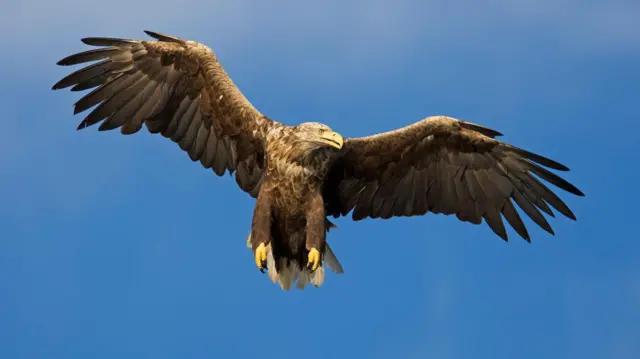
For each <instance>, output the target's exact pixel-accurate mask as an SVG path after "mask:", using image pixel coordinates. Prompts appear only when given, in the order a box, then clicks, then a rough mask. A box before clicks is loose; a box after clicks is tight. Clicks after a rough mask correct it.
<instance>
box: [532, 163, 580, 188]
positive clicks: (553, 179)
mask: <svg viewBox="0 0 640 359" xmlns="http://www.w3.org/2000/svg"><path fill="white" fill-rule="evenodd" d="M522 162H523V163H526V165H527V166H528V167H529V170H530V171H531V172H533V173H535V174H536V175H538V176H539V177H540V178H542V179H543V180H545V181H547V182H549V183H552V184H554V185H555V186H557V187H559V188H562V189H563V190H565V191H567V192H569V193H572V194H575V195H576V196H584V193H582V191H580V190H579V189H578V188H576V187H575V186H574V185H572V184H571V183H569V182H567V181H566V180H565V179H563V178H562V177H560V176H558V175H556V174H554V173H552V172H550V171H549V170H547V169H545V168H543V167H540V166H539V165H537V164H535V163H533V162H531V161H524V160H523V161H522Z"/></svg>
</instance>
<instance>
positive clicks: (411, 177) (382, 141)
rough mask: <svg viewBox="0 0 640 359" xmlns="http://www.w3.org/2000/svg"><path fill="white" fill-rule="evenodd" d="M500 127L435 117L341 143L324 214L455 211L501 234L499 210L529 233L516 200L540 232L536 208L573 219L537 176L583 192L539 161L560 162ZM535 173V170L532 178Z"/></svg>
mask: <svg viewBox="0 0 640 359" xmlns="http://www.w3.org/2000/svg"><path fill="white" fill-rule="evenodd" d="M498 135H500V133H498V132H496V131H494V130H491V129H488V128H486V127H482V126H479V125H476V124H473V123H470V122H466V121H461V120H456V119H454V118H451V117H446V116H434V117H430V118H426V119H424V120H422V121H419V122H416V123H414V124H412V125H409V126H406V127H403V128H400V129H397V130H395V131H390V132H386V133H380V134H376V135H373V136H367V137H361V138H349V139H346V140H345V142H344V148H343V156H342V157H341V158H340V159H338V160H337V161H336V162H335V163H334V164H333V166H332V168H331V170H330V172H329V174H328V177H327V179H326V182H325V185H324V197H325V204H326V206H327V213H328V215H333V216H335V217H338V216H341V215H342V216H344V215H347V214H348V213H349V212H351V211H352V210H353V215H352V217H353V219H354V220H360V219H364V218H367V217H370V218H391V217H395V216H420V215H424V214H426V213H427V212H432V213H443V214H446V215H453V214H455V215H456V216H457V217H458V219H460V220H461V221H464V222H471V223H474V224H480V223H481V222H482V220H483V219H484V221H485V222H486V223H487V224H488V225H489V227H491V229H492V230H493V231H494V232H495V233H496V234H497V235H499V236H500V237H501V238H503V239H504V240H506V239H507V232H506V230H505V227H504V224H503V222H502V218H501V217H502V216H504V218H505V219H506V220H507V221H508V222H509V224H511V226H512V227H513V228H514V229H515V230H516V232H518V234H520V236H522V237H523V238H525V239H527V240H529V233H528V231H527V228H526V227H525V225H524V223H523V222H522V220H521V218H520V216H519V215H518V212H517V211H516V209H515V206H514V203H515V204H516V205H517V206H519V207H520V208H521V209H522V210H523V211H524V213H525V214H526V215H528V216H529V217H531V219H532V220H533V221H534V222H535V223H536V224H538V225H539V226H540V227H542V228H543V229H545V230H546V231H548V232H550V233H553V229H552V228H551V226H550V225H549V223H548V222H547V220H546V219H545V218H544V216H543V215H542V214H541V213H540V211H542V212H545V213H546V214H548V215H550V216H553V212H552V211H551V208H550V207H549V206H551V207H553V208H555V209H556V210H557V211H558V212H560V213H562V214H563V215H565V216H567V217H569V218H571V219H575V216H574V215H573V213H572V212H571V210H570V209H569V207H568V206H567V205H566V204H565V203H564V202H563V201H562V200H561V199H560V198H559V197H558V196H557V195H556V194H555V193H554V192H552V191H551V190H550V189H549V188H547V186H546V185H544V184H543V183H542V182H541V181H539V180H538V179H537V178H536V176H538V177H540V178H541V179H543V180H545V181H547V182H549V183H551V184H553V185H555V186H557V187H559V188H562V189H563V190H565V191H568V192H570V193H572V194H575V195H578V196H582V195H583V194H582V192H581V191H580V190H579V189H577V188H576V187H575V186H574V185H572V184H571V183H569V182H567V181H566V180H564V179H562V178H561V177H559V176H558V175H556V174H554V173H552V172H551V171H549V170H547V169H545V168H543V167H542V166H545V167H548V168H551V169H555V170H559V171H568V170H569V169H568V168H567V167H565V166H563V165H562V164H560V163H558V162H555V161H553V160H550V159H548V158H545V157H542V156H540V155H537V154H535V153H531V152H528V151H525V150H523V149H521V148H517V147H514V146H512V145H509V144H507V143H504V142H501V141H498V140H496V139H495V137H496V136H498ZM534 175H535V176H534Z"/></svg>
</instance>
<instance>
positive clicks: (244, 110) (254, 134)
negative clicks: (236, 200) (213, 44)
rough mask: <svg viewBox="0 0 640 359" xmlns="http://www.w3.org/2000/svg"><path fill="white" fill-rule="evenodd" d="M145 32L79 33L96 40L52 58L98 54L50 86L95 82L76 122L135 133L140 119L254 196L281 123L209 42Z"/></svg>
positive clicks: (71, 61) (78, 60) (74, 59)
mask: <svg viewBox="0 0 640 359" xmlns="http://www.w3.org/2000/svg"><path fill="white" fill-rule="evenodd" d="M146 33H147V34H148V35H150V36H151V37H153V38H155V39H156V40H157V41H142V40H131V39H115V38H104V37H92V38H85V39H83V40H82V41H83V42H84V43H85V44H88V45H92V46H100V48H98V49H94V50H89V51H85V52H81V53H78V54H74V55H71V56H67V57H65V58H64V59H62V60H60V61H59V62H58V64H59V65H63V66H68V65H76V64H82V63H86V62H91V61H97V62H95V63H93V64H91V65H89V66H86V67H83V68H81V69H79V70H77V71H75V72H73V73H71V74H70V75H68V76H66V77H65V78H63V79H62V80H60V81H58V82H57V83H56V84H55V85H54V86H53V89H54V90H56V89H63V88H67V87H71V86H73V87H71V91H81V90H86V89H91V88H95V89H94V90H93V91H91V92H90V93H88V94H86V95H85V96H84V97H82V98H81V99H80V100H79V101H78V102H76V104H75V107H74V113H80V112H83V111H86V110H88V109H90V108H92V107H94V106H95V108H94V109H93V110H92V111H91V112H90V113H89V114H88V115H87V117H86V118H85V119H84V120H83V121H82V123H80V126H78V129H81V128H86V127H88V126H92V125H95V124H97V123H101V124H100V127H99V130H101V131H104V130H113V129H120V132H122V133H123V134H133V133H136V132H138V131H139V130H140V129H141V128H142V126H143V125H146V127H147V128H148V129H149V131H150V132H152V133H160V134H162V136H164V137H166V138H169V139H171V140H172V141H173V142H175V143H177V144H178V145H179V146H180V148H181V149H182V150H183V151H185V152H186V153H187V154H188V155H189V157H190V158H191V160H192V161H199V162H200V163H201V164H202V166H203V167H205V168H212V169H213V172H215V173H216V174H217V175H218V176H222V175H223V174H224V173H225V172H227V171H228V172H229V173H233V172H235V175H236V182H237V183H238V186H239V187H240V188H241V189H242V190H244V191H245V192H247V193H249V194H250V195H252V196H254V197H255V196H257V194H258V191H259V189H260V186H261V184H262V181H263V178H264V153H265V141H266V136H267V133H268V132H269V130H271V129H272V128H274V127H276V126H282V124H280V123H278V122H275V121H272V120H271V119H269V118H267V117H266V116H264V115H263V114H262V113H260V112H259V111H258V110H257V109H255V108H254V107H253V106H252V105H251V103H250V102H249V101H248V100H247V99H246V98H245V97H244V96H243V95H242V93H241V92H240V90H239V89H238V88H237V87H236V86H235V85H234V83H233V81H231V79H230V78H229V76H228V75H227V73H226V72H225V71H224V69H223V68H222V66H221V65H220V63H219V62H218V60H217V58H216V56H215V54H214V53H213V51H211V49H209V48H208V47H206V46H204V45H202V44H200V43H198V42H195V41H187V40H183V39H180V38H177V37H173V36H168V35H163V34H159V33H155V32H151V31H146ZM96 105H97V106H96Z"/></svg>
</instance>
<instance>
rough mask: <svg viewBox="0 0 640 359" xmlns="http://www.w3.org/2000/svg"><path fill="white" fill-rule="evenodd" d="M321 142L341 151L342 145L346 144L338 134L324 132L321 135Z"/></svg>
mask: <svg viewBox="0 0 640 359" xmlns="http://www.w3.org/2000/svg"><path fill="white" fill-rule="evenodd" d="M320 142H322V143H326V144H327V145H329V146H331V147H335V148H337V149H341V148H342V145H343V144H344V139H343V138H342V136H341V135H340V134H339V133H337V132H333V131H324V132H323V133H322V134H320Z"/></svg>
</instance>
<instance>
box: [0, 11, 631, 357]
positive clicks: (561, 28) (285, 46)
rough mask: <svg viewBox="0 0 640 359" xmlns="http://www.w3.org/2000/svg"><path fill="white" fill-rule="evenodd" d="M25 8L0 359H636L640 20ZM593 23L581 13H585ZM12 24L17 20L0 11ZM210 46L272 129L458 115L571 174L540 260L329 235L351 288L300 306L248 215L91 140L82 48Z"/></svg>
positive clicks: (162, 150)
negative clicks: (156, 35) (250, 237)
mask: <svg viewBox="0 0 640 359" xmlns="http://www.w3.org/2000/svg"><path fill="white" fill-rule="evenodd" d="M417 3H418V2H410V1H404V0H395V1H392V0H390V1H366V2H365V1H350V2H338V1H324V2H321V3H318V2H316V3H312V4H309V3H308V2H300V1H295V2H294V1H281V2H270V3H269V4H267V2H255V1H248V0H234V1H233V2H224V3H223V2H221V1H183V5H181V6H180V7H176V6H175V4H176V3H175V2H163V1H154V2H151V1H147V0H145V1H139V2H135V3H131V2H130V1H125V0H113V1H110V2H108V6H107V7H106V8H104V9H101V10H100V11H101V12H96V11H98V7H96V6H94V5H91V4H88V3H86V2H81V1H79V0H61V1H58V2H44V1H34V0H25V1H20V2H13V3H12V4H8V5H7V6H8V7H5V5H4V4H3V8H4V9H5V10H4V11H3V12H2V14H0V31H2V33H3V34H8V35H9V36H8V38H7V39H6V40H5V41H3V46H2V47H1V48H0V54H1V55H2V56H0V74H1V75H2V81H1V82H0V106H1V108H2V109H3V112H4V114H3V118H2V120H1V121H2V122H1V123H2V125H3V128H2V130H1V131H0V230H1V232H0V358H6V359H22V358H24V359H27V358H29V359H31V358H65V359H76V358H78V359H80V358H82V359H85V358H94V359H99V358H116V357H117V358H123V359H124V358H136V359H141V358H154V359H163V358H244V357H258V356H260V357H261V358H263V359H270V358H299V357H301V356H304V357H305V358H306V359H316V358H361V357H362V358H441V359H448V358H485V357H486V358H494V359H502V358H513V357H518V358H520V359H529V358H531V359H539V358H546V359H555V358H580V359H591V358H593V359H602V358H613V359H627V358H629V359H630V358H638V357H640V341H638V340H637V338H638V337H639V335H640V242H639V241H638V232H637V229H636V228H635V224H636V223H635V221H636V220H637V216H636V214H637V213H638V209H637V205H636V204H635V203H637V202H638V201H639V200H640V190H638V187H637V183H638V182H639V181H640V169H639V168H638V165H637V164H636V162H635V161H636V156H637V154H638V153H640V141H638V140H637V138H636V136H635V135H634V131H635V130H636V124H637V117H638V115H637V113H638V112H637V101H638V93H640V87H639V85H638V84H639V83H640V65H639V64H640V31H638V25H637V18H638V16H639V15H640V4H638V2H634V1H617V0H616V1H603V0H597V1H593V2H591V4H592V5H588V6H587V5H586V3H583V2H579V1H577V0H570V1H562V2H558V1H551V0H540V1H535V2H534V1H522V2H512V1H507V0H491V1H487V2H483V4H484V5H482V6H481V5H480V4H479V3H478V2H473V1H471V0H466V1H461V0H455V1H444V0H442V1H424V2H420V4H421V5H419V6H418V5H412V4H417ZM581 3H582V5H580V4H581ZM7 9H8V11H7ZM144 29H149V30H154V31H159V32H163V33H166V34H170V35H174V36H179V37H182V38H186V39H191V40H196V41H200V42H202V43H204V44H206V45H208V46H210V47H211V48H212V49H213V50H214V51H215V52H216V55H217V56H218V58H219V60H220V61H221V62H222V65H223V66H224V67H225V69H226V70H227V72H228V73H229V75H230V76H231V77H232V79H233V80H234V82H235V83H236V85H237V86H238V87H239V88H240V90H241V91H243V93H244V94H245V96H246V97H247V98H248V99H249V100H250V101H251V102H252V103H253V104H254V106H255V107H257V108H258V109H259V110H260V111H262V112H263V113H264V114H266V115H267V116H269V117H271V118H274V119H276V120H278V121H281V122H284V123H287V124H295V123H298V122H305V121H320V122H324V123H326V124H328V125H330V126H331V127H332V128H333V129H334V130H336V131H338V132H340V133H341V134H343V135H344V136H346V137H358V136H364V135H368V134H373V133H376V132H381V131H387V130H391V129H395V128H398V127H402V126H405V125H408V124H410V123H413V122H415V121H418V120H420V119H422V118H424V117H426V116H431V115H449V116H452V117H456V118H461V119H466V120H469V121H471V122H475V123H479V124H482V125H485V126H487V127H490V128H493V129H495V130H498V131H500V132H502V133H504V134H505V136H504V137H502V138H501V139H502V140H504V141H506V142H509V143H511V144H514V145H516V146H519V147H522V148H525V149H527V150H530V151H533V152H536V153H539V154H541V155H544V156H547V157H550V158H552V159H554V160H557V161H558V162H560V163H563V164H565V165H567V166H568V167H569V168H571V170H572V171H571V172H568V173H564V174H563V176H564V177H565V178H566V179H567V180H569V181H571V182H572V183H574V184H575V185H576V186H577V187H578V188H580V189H581V190H582V191H583V192H584V193H585V194H586V197H584V198H579V197H574V196H571V195H569V194H568V193H564V192H562V191H561V190H559V189H558V194H559V195H560V196H561V198H563V200H565V202H566V203H567V204H568V205H569V206H570V207H571V208H572V210H573V211H574V213H575V214H576V216H577V217H578V221H577V222H572V221H570V220H568V219H566V218H563V217H557V218H555V219H550V221H549V222H550V224H551V225H552V226H553V228H554V229H555V231H556V236H555V237H553V236H550V235H548V234H547V233H546V232H544V231H543V230H541V229H538V228H536V227H534V224H533V222H532V221H530V220H528V219H526V220H525V223H526V224H527V225H528V227H529V230H530V233H531V235H532V238H533V242H532V243H531V244H528V243H526V242H524V241H523V240H521V239H520V238H519V237H518V236H517V235H516V233H515V232H514V231H513V230H511V229H509V232H508V233H509V235H510V238H511V241H510V242H508V243H504V242H502V241H501V240H500V239H499V238H498V237H497V236H495V235H494V234H493V233H492V232H491V230H490V229H489V228H488V226H486V225H485V224H483V225H481V226H474V225H471V224H467V223H461V222H459V221H458V220H456V219H455V217H446V216H442V215H433V214H429V215H427V216H425V217H422V218H402V219H392V220H387V221H382V220H367V221H360V222H352V221H351V220H350V217H347V218H341V219H338V220H336V221H335V222H336V224H337V225H338V226H339V227H340V228H339V229H338V230H336V231H331V233H330V234H329V237H328V239H329V241H330V242H331V244H332V247H333V249H334V251H335V252H336V255H337V256H338V258H339V259H340V260H341V262H342V264H343V266H344V269H345V274H344V275H341V276H337V275H335V274H334V273H330V274H328V276H327V279H326V281H325V284H324V285H323V287H321V288H320V289H315V288H308V289H306V290H304V291H297V290H293V291H290V292H283V291H281V290H280V288H279V287H278V286H277V285H274V284H272V283H271V282H270V281H269V280H268V279H267V277H266V276H264V275H261V274H260V272H259V271H258V270H257V269H256V268H255V265H254V264H253V260H252V255H251V251H250V250H249V249H247V248H246V247H245V237H246V235H247V233H248V231H249V228H250V224H251V215H252V211H253V204H254V201H253V199H251V198H250V197H249V196H248V195H247V194H245V193H243V192H242V191H240V190H239V189H238V188H237V186H236V185H235V181H234V180H233V179H232V178H231V177H229V176H228V175H227V176H225V177H222V178H220V177H217V176H215V175H214V174H213V172H212V171H211V170H204V169H203V168H202V167H200V165H199V164H198V163H192V162H191V161H190V160H189V158H188V156H187V155H186V154H185V153H183V152H182V151H181V150H180V149H179V148H178V146H177V145H175V144H173V143H171V142H170V141H169V140H166V139H164V138H162V137H159V136H152V135H149V134H148V133H147V131H146V130H143V131H141V132H140V133H138V134H136V135H134V136H121V135H119V134H118V132H116V131H114V132H108V133H104V132H102V133H99V132H97V126H95V127H91V128H88V129H86V130H83V131H81V132H77V131H75V128H76V126H77V124H78V123H79V122H80V121H81V120H82V118H83V117H81V116H72V104H73V103H74V102H75V101H76V100H78V99H79V98H80V94H78V93H70V92H69V91H58V92H53V91H51V90H50V88H51V86H52V85H53V84H54V83H55V82H56V81H57V80H59V79H60V78H62V77H63V76H65V75H66V74H67V73H69V71H70V70H71V69H70V68H61V67H57V66H55V62H56V61H57V60H59V59H61V58H63V57H65V56H67V55H69V54H71V53H75V52H78V51H81V50H83V49H86V48H87V46H85V45H83V44H82V43H81V42H80V41H79V39H80V38H82V37H87V36H111V37H128V38H137V39H146V38H147V37H146V35H145V34H144V33H143V32H142V30H144Z"/></svg>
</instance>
